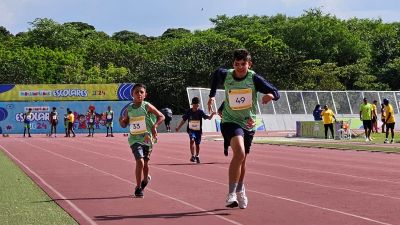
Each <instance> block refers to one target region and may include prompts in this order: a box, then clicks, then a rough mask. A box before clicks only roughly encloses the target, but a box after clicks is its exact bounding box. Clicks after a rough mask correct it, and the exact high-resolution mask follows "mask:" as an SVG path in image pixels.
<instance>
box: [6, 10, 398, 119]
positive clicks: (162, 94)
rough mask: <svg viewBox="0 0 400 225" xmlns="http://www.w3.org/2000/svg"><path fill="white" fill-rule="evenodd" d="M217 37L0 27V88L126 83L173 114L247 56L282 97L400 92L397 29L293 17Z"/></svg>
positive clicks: (40, 24)
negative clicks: (237, 53)
mask: <svg viewBox="0 0 400 225" xmlns="http://www.w3.org/2000/svg"><path fill="white" fill-rule="evenodd" d="M210 21H211V22H212V23H213V27H212V28H210V29H206V30H195V31H190V30H187V29H185V28H170V29H168V30H166V31H165V32H164V33H163V34H162V35H161V36H159V37H149V36H146V35H141V34H139V33H137V32H133V31H127V30H123V31H119V32H116V33H114V34H112V35H111V36H110V35H108V34H106V33H105V32H102V31H97V30H96V29H95V27H93V26H92V25H90V24H87V23H83V22H67V23H63V24H60V23H57V22H55V21H53V20H52V19H48V18H38V19H35V20H34V21H33V22H30V26H31V28H29V29H28V31H26V32H21V33H17V34H15V35H14V34H11V33H10V32H9V31H8V30H7V29H6V28H5V27H3V26H0V83H3V84H58V83H61V84H63V83H77V84H80V83H98V84H102V83H128V82H135V83H136V82H141V83H145V84H146V85H147V87H148V93H149V95H148V100H149V101H151V102H152V103H153V104H154V105H156V106H157V107H159V108H161V107H165V106H168V107H170V108H172V109H173V110H174V111H175V112H176V113H183V112H184V109H185V108H187V107H188V102H187V95H186V87H188V86H191V87H209V74H210V73H211V72H212V71H214V70H215V69H216V68H218V67H229V68H230V67H231V66H232V51H233V50H234V49H236V48H247V49H248V50H249V51H250V52H251V53H252V56H253V62H254V66H253V69H254V70H255V71H256V72H257V73H259V74H261V75H263V76H265V77H266V78H267V80H269V81H270V82H271V83H273V84H274V85H275V86H277V87H278V88H279V89H282V90H379V91H384V90H398V89H399V88H400V22H392V23H384V22H383V21H382V20H381V19H358V18H352V19H347V20H342V19H339V18H337V17H336V16H334V15H331V14H326V13H324V12H322V11H321V10H320V9H318V8H316V9H309V10H306V11H304V13H303V14H302V15H301V16H298V17H288V16H286V15H284V14H277V15H274V16H249V15H239V16H232V17H228V16H226V15H219V16H216V18H211V19H210Z"/></svg>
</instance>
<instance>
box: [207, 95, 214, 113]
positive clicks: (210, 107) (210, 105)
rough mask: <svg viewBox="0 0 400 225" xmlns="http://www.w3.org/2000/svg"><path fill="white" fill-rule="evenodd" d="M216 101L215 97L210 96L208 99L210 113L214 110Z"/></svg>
mask: <svg viewBox="0 0 400 225" xmlns="http://www.w3.org/2000/svg"><path fill="white" fill-rule="evenodd" d="M214 102H215V97H212V98H209V99H208V102H207V105H208V113H212V112H214V110H213V108H212V106H213V105H214Z"/></svg>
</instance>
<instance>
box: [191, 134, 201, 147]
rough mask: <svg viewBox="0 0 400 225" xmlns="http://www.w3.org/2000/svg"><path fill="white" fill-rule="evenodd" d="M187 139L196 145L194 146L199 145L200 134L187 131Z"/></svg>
mask: <svg viewBox="0 0 400 225" xmlns="http://www.w3.org/2000/svg"><path fill="white" fill-rule="evenodd" d="M188 134H189V138H190V140H194V143H196V145H199V144H200V142H201V133H200V132H196V131H189V132H188Z"/></svg>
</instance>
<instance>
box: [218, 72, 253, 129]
mask: <svg viewBox="0 0 400 225" xmlns="http://www.w3.org/2000/svg"><path fill="white" fill-rule="evenodd" d="M233 71H234V70H233V69H230V70H228V74H227V76H226V78H225V82H224V88H225V106H224V109H223V111H222V121H221V122H222V123H236V124H239V125H240V126H241V127H242V128H243V129H246V130H255V127H253V128H248V127H247V120H248V119H249V118H252V119H253V120H254V121H256V112H257V111H256V110H257V109H256V107H257V97H258V94H257V91H256V88H255V85H254V82H253V77H254V75H255V74H256V73H255V72H254V71H252V70H249V71H248V72H247V75H246V77H245V78H244V79H243V80H241V81H237V80H235V79H234V78H233Z"/></svg>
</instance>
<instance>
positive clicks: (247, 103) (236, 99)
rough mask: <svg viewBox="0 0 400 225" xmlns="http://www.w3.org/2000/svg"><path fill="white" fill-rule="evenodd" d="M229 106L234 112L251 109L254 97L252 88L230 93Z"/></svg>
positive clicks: (234, 90)
mask: <svg viewBox="0 0 400 225" xmlns="http://www.w3.org/2000/svg"><path fill="white" fill-rule="evenodd" d="M228 96H229V105H230V107H231V108H232V109H233V110H242V109H248V108H251V105H252V103H253V95H252V91H251V89H250V88H246V89H232V90H230V91H229V93H228Z"/></svg>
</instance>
